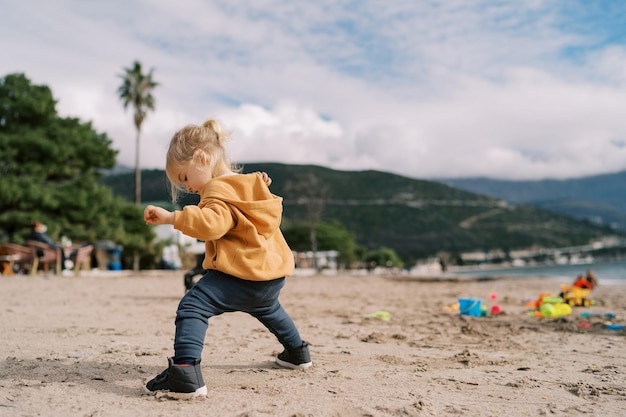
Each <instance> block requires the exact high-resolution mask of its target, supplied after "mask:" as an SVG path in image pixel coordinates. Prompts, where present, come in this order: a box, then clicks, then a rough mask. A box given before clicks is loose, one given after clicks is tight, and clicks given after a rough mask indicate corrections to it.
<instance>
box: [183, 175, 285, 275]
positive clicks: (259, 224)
mask: <svg viewBox="0 0 626 417" xmlns="http://www.w3.org/2000/svg"><path fill="white" fill-rule="evenodd" d="M282 202H283V199H282V198H281V197H278V196H276V195H274V194H272V193H271V192H270V190H269V188H268V187H267V185H266V184H265V182H264V181H263V179H262V178H261V176H260V175H258V174H237V175H229V176H223V177H217V178H214V179H212V180H211V181H209V182H207V183H206V184H205V185H204V187H202V190H200V203H199V204H198V205H197V206H192V205H189V206H185V207H184V208H183V209H182V210H177V211H175V212H174V228H176V229H178V230H180V231H181V232H183V233H184V234H186V235H188V236H191V237H195V238H196V239H200V240H203V241H205V246H206V253H205V258H204V262H203V263H202V266H203V267H204V268H205V269H216V270H218V271H221V272H225V273H227V274H230V275H234V276H236V277H238V278H241V279H245V280H249V281H269V280H272V279H276V278H280V277H283V276H287V275H291V274H292V273H293V270H294V259H293V253H292V252H291V249H290V248H289V246H288V245H287V242H286V241H285V238H284V237H283V234H282V233H281V231H280V222H281V216H282V211H283V205H282Z"/></svg>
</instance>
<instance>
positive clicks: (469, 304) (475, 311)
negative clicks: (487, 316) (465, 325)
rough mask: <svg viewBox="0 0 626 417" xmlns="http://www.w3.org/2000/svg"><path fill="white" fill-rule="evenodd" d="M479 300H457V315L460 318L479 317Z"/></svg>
mask: <svg viewBox="0 0 626 417" xmlns="http://www.w3.org/2000/svg"><path fill="white" fill-rule="evenodd" d="M480 301H481V300H480V298H459V313H461V315H462V316H474V317H480Z"/></svg>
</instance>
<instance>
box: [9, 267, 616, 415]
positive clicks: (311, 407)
mask: <svg viewBox="0 0 626 417" xmlns="http://www.w3.org/2000/svg"><path fill="white" fill-rule="evenodd" d="M560 283H561V281H559V280H555V279H541V278H532V279H529V278H525V279H495V280H473V279H462V280H461V279H460V280H454V279H446V280H443V281H441V280H439V281H437V280H430V279H416V278H411V279H407V278H400V279H398V278H394V277H393V276H347V275H343V276H310V277H290V278H288V282H287V285H286V287H285V289H284V290H283V293H282V296H281V300H282V303H283V305H284V306H285V308H286V309H287V311H288V312H289V313H290V314H291V316H292V317H293V319H294V320H295V322H296V324H297V325H298V327H299V329H300V332H301V334H302V336H303V338H304V339H305V340H308V341H309V342H310V343H311V351H312V359H313V361H314V364H313V367H311V368H309V369H307V370H304V371H292V370H286V369H280V368H278V367H277V366H276V365H275V364H274V356H275V355H276V354H277V353H279V352H280V350H281V346H280V345H279V344H278V343H277V342H276V340H275V338H274V337H273V336H272V335H271V334H270V333H269V332H268V331H267V330H265V328H263V327H262V326H261V325H260V324H259V323H258V322H257V321H255V320H254V319H253V318H251V317H249V316H247V315H244V314H241V313H234V314H229V315H223V316H220V317H215V318H213V319H212V320H211V322H210V326H209V330H208V333H207V337H206V344H205V350H204V352H203V357H202V360H203V363H202V365H203V373H204V378H205V380H206V383H207V387H208V391H209V394H208V396H207V397H206V398H205V399H201V400H193V401H175V400H169V399H166V398H163V397H160V398H159V397H155V396H150V395H143V394H142V388H141V387H142V384H143V382H144V381H146V380H148V379H150V378H152V377H153V376H155V375H156V374H158V373H159V372H161V371H162V370H163V369H164V368H165V367H166V364H167V357H168V356H170V355H172V353H173V352H172V342H173V335H174V316H175V311H176V306H177V304H178V301H179V299H180V297H181V296H182V295H183V293H184V288H183V280H182V272H180V271H179V272H164V271H151V272H142V273H140V274H132V273H130V272H126V271H123V272H121V273H108V274H103V273H93V272H88V273H84V274H83V275H82V276H80V277H56V276H47V277H46V276H37V277H30V276H16V277H0V319H1V320H0V323H1V324H0V331H1V336H0V337H1V338H2V342H1V344H0V361H1V362H0V416H92V417H96V416H97V417H104V416H116V417H125V416H128V417H130V416H151V417H155V416H168V417H169V416H174V415H177V416H219V417H230V416H240V417H244V416H248V417H252V416H254V417H260V416H286V417H305V416H342V417H343V416H347V417H352V416H561V415H563V416H565V415H567V416H604V417H606V416H624V415H626V377H625V375H626V344H625V336H626V333H625V331H624V330H610V329H607V328H606V326H605V323H604V322H605V321H606V320H607V319H606V318H603V317H602V316H593V317H591V318H581V315H580V313H581V312H593V313H607V312H610V313H614V314H616V318H615V319H613V323H617V324H619V323H622V324H623V323H625V322H626V282H624V283H622V284H619V283H611V284H607V285H603V283H602V277H600V286H599V287H598V288H597V289H595V290H594V291H593V293H592V298H593V299H594V300H595V302H596V305H594V306H591V307H588V308H585V307H579V308H575V309H574V311H573V313H572V314H571V315H569V316H566V317H561V318H537V317H531V316H529V315H528V310H529V308H528V307H526V306H525V304H524V303H525V301H526V300H527V299H534V298H537V297H538V295H539V293H540V292H552V293H558V292H559V290H560V289H559V284H560ZM568 283H569V282H568ZM491 293H494V294H495V295H496V297H497V298H496V299H495V300H494V301H492V300H490V299H489V295H490V294H491ZM459 297H478V298H481V299H482V300H483V303H484V304H487V305H488V306H491V305H493V304H498V305H500V306H501V307H502V309H503V313H502V314H500V315H492V316H488V317H467V316H461V315H459V314H458V313H457V312H455V311H447V310H448V308H449V307H451V306H453V305H454V303H455V302H456V301H457V299H458V298H459ZM379 311H384V312H387V313H389V317H388V318H389V320H384V318H387V317H385V314H378V315H376V314H374V313H376V312H379ZM371 315H374V316H375V317H369V316H371ZM581 323H588V327H583V326H581Z"/></svg>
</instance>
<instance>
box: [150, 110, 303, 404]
mask: <svg viewBox="0 0 626 417" xmlns="http://www.w3.org/2000/svg"><path fill="white" fill-rule="evenodd" d="M226 140H227V135H226V134H225V133H224V132H223V131H222V129H221V128H220V126H219V124H218V123H217V122H216V121H215V120H213V119H209V120H207V121H205V122H204V123H203V124H202V125H200V126H196V125H189V126H186V127H184V128H182V129H180V130H179V131H178V132H176V133H175V134H174V137H173V138H172V140H171V142H170V146H169V150H168V152H167V158H166V168H165V171H166V174H167V178H168V180H169V182H170V183H171V185H172V187H171V189H172V201H174V202H175V201H176V199H177V196H178V193H180V192H182V191H187V192H190V193H194V194H199V195H200V203H199V204H198V205H197V206H194V205H188V206H185V207H184V208H183V209H182V210H176V211H173V212H170V211H168V210H166V209H163V208H161V207H157V206H153V205H148V206H147V207H146V208H145V210H144V220H145V222H146V223H147V224H173V225H174V228H175V229H177V230H180V231H181V232H183V233H184V234H186V235H188V236H191V237H193V238H196V239H199V240H202V241H204V242H205V258H204V262H203V267H204V268H206V269H207V270H208V271H207V273H206V274H205V275H204V276H203V277H202V278H201V279H200V280H199V281H198V282H197V283H196V284H195V285H194V286H193V287H192V288H191V289H190V290H189V291H188V292H187V293H186V294H185V296H184V297H183V298H182V300H181V301H180V303H179V305H178V310H177V312H176V322H175V323H176V332H175V336H174V356H173V357H172V358H169V359H168V368H167V369H165V370H164V371H163V372H162V373H160V374H159V375H157V376H156V377H155V378H153V379H151V380H150V381H148V382H147V384H146V386H145V389H146V391H147V393H150V394H156V393H158V392H161V393H163V394H164V395H165V396H168V397H172V398H193V397H197V396H206V394H207V388H206V385H205V384H204V379H203V377H202V371H201V368H200V361H201V356H202V349H203V347H204V339H205V335H206V331H207V328H208V320H209V319H210V318H211V317H213V316H217V315H220V314H223V313H227V312H236V311H241V312H245V313H248V314H250V315H252V316H253V317H255V318H257V319H258V320H259V321H260V322H261V323H262V324H263V325H264V326H265V327H267V329H268V330H269V331H270V332H271V333H273V334H274V335H275V336H276V338H277V339H278V341H279V342H280V344H282V345H283V347H284V350H283V352H282V353H280V354H279V355H278V356H277V357H276V363H277V364H278V365H280V366H282V367H286V368H291V369H304V368H308V367H309V366H311V364H312V362H311V357H310V354H309V344H308V343H307V342H305V341H303V340H302V339H301V338H300V333H299V332H298V329H297V328H296V325H295V324H294V322H293V320H292V319H291V317H290V316H289V315H288V314H287V312H286V311H285V310H284V309H283V307H282V306H281V304H280V303H279V301H278V296H279V294H280V291H281V289H282V288H283V286H284V284H285V277H286V276H288V275H291V274H292V273H293V271H294V267H295V266H294V258H293V253H292V251H291V249H290V248H289V246H288V245H287V242H286V241H285V238H284V237H283V234H282V233H281V231H280V222H281V218H282V198H281V197H278V196H276V195H274V194H272V193H271V192H270V191H269V188H268V185H267V182H266V180H265V179H264V177H263V174H261V173H253V174H238V173H237V172H236V169H234V168H233V167H232V165H231V164H230V162H229V161H228V159H227V157H226V150H225V142H226Z"/></svg>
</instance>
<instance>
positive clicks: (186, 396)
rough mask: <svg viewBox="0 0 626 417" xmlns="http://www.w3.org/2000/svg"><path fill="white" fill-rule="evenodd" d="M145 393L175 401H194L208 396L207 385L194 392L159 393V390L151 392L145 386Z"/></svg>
mask: <svg viewBox="0 0 626 417" xmlns="http://www.w3.org/2000/svg"><path fill="white" fill-rule="evenodd" d="M143 391H144V393H146V394H148V395H157V394H161V395H162V396H164V397H168V398H172V399H175V400H191V399H194V398H199V397H206V395H207V389H206V385H204V386H202V387H200V388H198V389H197V390H195V391H194V392H172V391H158V390H157V391H150V390H149V389H148V387H146V386H145V385H144V386H143Z"/></svg>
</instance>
